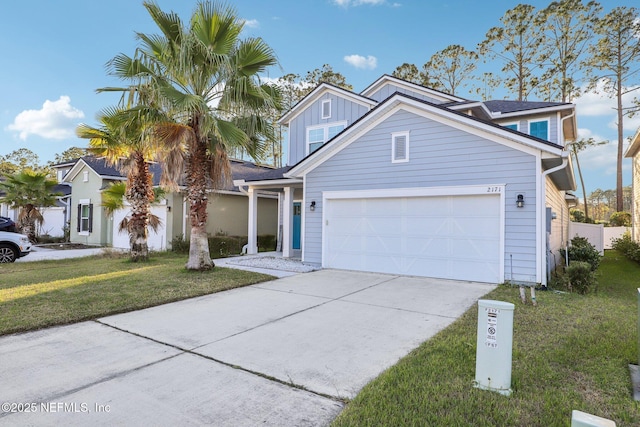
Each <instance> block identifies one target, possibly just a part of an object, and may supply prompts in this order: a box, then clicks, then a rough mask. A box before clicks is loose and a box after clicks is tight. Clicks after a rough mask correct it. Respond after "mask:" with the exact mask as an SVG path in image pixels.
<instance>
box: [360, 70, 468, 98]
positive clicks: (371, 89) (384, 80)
mask: <svg viewBox="0 0 640 427" xmlns="http://www.w3.org/2000/svg"><path fill="white" fill-rule="evenodd" d="M388 83H392V84H394V85H396V86H400V87H404V88H407V89H409V90H411V91H413V92H418V93H422V94H424V95H427V96H430V97H431V98H435V99H439V100H441V101H442V102H465V101H467V100H466V99H464V98H460V97H459V96H455V95H451V94H448V93H446V92H442V91H439V90H436V89H432V88H429V87H426V86H422V85H419V84H417V83H412V82H409V81H407V80H402V79H399V78H397V77H393V76H391V75H389V74H384V75H382V77H380V78H379V79H378V80H376V81H375V82H373V83H371V84H370V85H369V86H367V87H366V88H365V89H364V90H363V91H362V92H360V94H361V95H363V96H367V97H368V96H371V95H372V94H373V93H375V92H376V91H377V90H378V89H380V88H381V87H383V86H384V85H386V84H388Z"/></svg>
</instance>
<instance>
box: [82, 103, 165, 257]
mask: <svg viewBox="0 0 640 427" xmlns="http://www.w3.org/2000/svg"><path fill="white" fill-rule="evenodd" d="M141 92H142V91H141V90H137V91H133V92H132V96H133V97H134V98H135V95H136V94H138V95H139V94H140V93H141ZM144 117H145V116H144V115H142V114H140V112H139V111H137V110H130V109H129V110H128V109H124V108H111V109H106V110H105V111H103V112H102V113H100V115H99V116H98V119H99V121H100V123H101V125H100V127H97V128H94V127H91V126H88V125H86V124H81V125H79V126H78V128H77V130H76V133H77V135H78V137H80V138H85V139H88V140H89V146H90V149H89V150H90V152H92V153H93V154H97V155H99V156H102V157H105V159H106V160H107V162H109V163H110V164H111V165H114V166H116V167H117V168H118V169H119V170H120V171H121V172H123V173H125V174H126V175H127V183H126V191H125V192H124V194H123V195H124V196H126V199H127V201H128V202H129V204H130V205H131V216H130V218H128V221H127V224H126V229H127V231H128V232H129V246H130V251H129V254H130V258H131V260H132V261H134V262H137V261H147V260H148V259H149V246H148V243H147V238H148V230H147V228H148V227H149V226H151V227H152V228H153V229H154V230H155V229H157V226H158V224H157V223H154V222H153V221H152V219H151V216H150V205H151V202H153V200H154V193H153V181H152V174H151V172H150V171H149V161H150V160H151V159H152V158H153V157H154V156H155V155H156V153H157V151H158V149H157V148H156V145H155V144H154V141H153V140H152V139H151V138H150V137H149V135H148V133H145V130H146V128H145V126H146V123H145V118H144Z"/></svg>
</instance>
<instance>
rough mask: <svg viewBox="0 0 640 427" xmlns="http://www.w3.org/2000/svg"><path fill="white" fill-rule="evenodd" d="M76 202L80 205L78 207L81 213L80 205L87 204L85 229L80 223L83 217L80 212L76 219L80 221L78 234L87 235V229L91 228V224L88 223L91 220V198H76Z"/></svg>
mask: <svg viewBox="0 0 640 427" xmlns="http://www.w3.org/2000/svg"><path fill="white" fill-rule="evenodd" d="M78 204H79V205H80V206H81V207H80V209H79V211H80V213H82V210H83V209H82V206H87V209H88V210H89V213H88V215H89V216H88V217H87V218H86V220H87V229H86V230H85V229H84V228H83V226H82V225H83V224H82V219H83V218H84V217H83V216H82V214H81V216H80V217H79V218H78V221H79V223H80V231H79V232H78V235H80V236H88V235H89V233H90V231H89V230H90V229H91V224H90V221H91V199H80V200H78Z"/></svg>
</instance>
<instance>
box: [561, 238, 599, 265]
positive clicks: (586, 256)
mask: <svg viewBox="0 0 640 427" xmlns="http://www.w3.org/2000/svg"><path fill="white" fill-rule="evenodd" d="M561 253H562V256H563V257H565V259H566V257H567V254H566V251H565V250H562V251H561ZM574 261H582V262H587V263H589V265H591V270H592V271H595V270H597V269H598V266H599V265H600V252H598V250H597V249H596V247H595V246H593V245H592V244H591V243H589V241H588V240H587V239H586V238H585V237H579V236H576V237H574V238H573V239H571V246H569V263H571V262H574Z"/></svg>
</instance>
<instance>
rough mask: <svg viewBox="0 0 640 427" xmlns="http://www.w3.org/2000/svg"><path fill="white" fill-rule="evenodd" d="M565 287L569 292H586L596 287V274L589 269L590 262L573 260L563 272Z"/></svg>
mask: <svg viewBox="0 0 640 427" xmlns="http://www.w3.org/2000/svg"><path fill="white" fill-rule="evenodd" d="M564 277H565V280H566V286H567V289H568V290H569V291H571V292H574V291H575V292H577V293H579V294H582V295H584V294H586V293H587V292H589V290H590V289H594V290H595V288H596V286H597V285H598V281H597V280H596V274H595V273H594V272H593V270H592V269H591V264H589V263H588V262H583V261H573V262H571V263H570V264H569V267H567V271H566V274H565V276H564Z"/></svg>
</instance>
